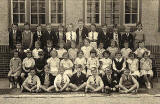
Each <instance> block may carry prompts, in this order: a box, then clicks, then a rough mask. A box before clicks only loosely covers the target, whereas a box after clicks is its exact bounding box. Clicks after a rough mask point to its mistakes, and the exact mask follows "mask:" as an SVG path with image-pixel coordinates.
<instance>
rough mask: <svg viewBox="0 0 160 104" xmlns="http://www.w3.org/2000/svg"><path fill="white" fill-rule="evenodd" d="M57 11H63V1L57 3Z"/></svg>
mask: <svg viewBox="0 0 160 104" xmlns="http://www.w3.org/2000/svg"><path fill="white" fill-rule="evenodd" d="M57 12H58V13H63V2H59V3H58V10H57Z"/></svg>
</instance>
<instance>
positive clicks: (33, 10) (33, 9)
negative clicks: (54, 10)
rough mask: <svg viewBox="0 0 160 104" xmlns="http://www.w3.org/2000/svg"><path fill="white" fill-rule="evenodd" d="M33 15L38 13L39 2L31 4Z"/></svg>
mask: <svg viewBox="0 0 160 104" xmlns="http://www.w3.org/2000/svg"><path fill="white" fill-rule="evenodd" d="M31 13H37V2H32V3H31Z"/></svg>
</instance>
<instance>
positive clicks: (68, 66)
mask: <svg viewBox="0 0 160 104" xmlns="http://www.w3.org/2000/svg"><path fill="white" fill-rule="evenodd" d="M60 68H61V69H63V70H64V74H66V75H68V76H69V77H71V76H72V68H73V63H72V61H71V60H70V59H69V55H68V52H65V53H63V60H61V62H60Z"/></svg>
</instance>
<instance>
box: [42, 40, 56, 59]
mask: <svg viewBox="0 0 160 104" xmlns="http://www.w3.org/2000/svg"><path fill="white" fill-rule="evenodd" d="M53 49H55V48H53V42H52V41H51V40H47V47H45V48H44V58H45V60H47V59H48V58H50V57H51V55H50V53H51V51H52V50H53Z"/></svg>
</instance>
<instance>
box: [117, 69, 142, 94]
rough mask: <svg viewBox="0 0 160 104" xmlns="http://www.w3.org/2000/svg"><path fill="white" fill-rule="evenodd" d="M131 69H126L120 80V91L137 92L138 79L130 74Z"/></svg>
mask: <svg viewBox="0 0 160 104" xmlns="http://www.w3.org/2000/svg"><path fill="white" fill-rule="evenodd" d="M129 73H130V71H129V70H125V71H124V74H123V75H122V77H121V79H120V82H119V92H120V93H125V94H126V93H137V90H138V88H139V83H138V81H137V80H136V79H135V78H134V77H133V76H132V75H130V74H129Z"/></svg>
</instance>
